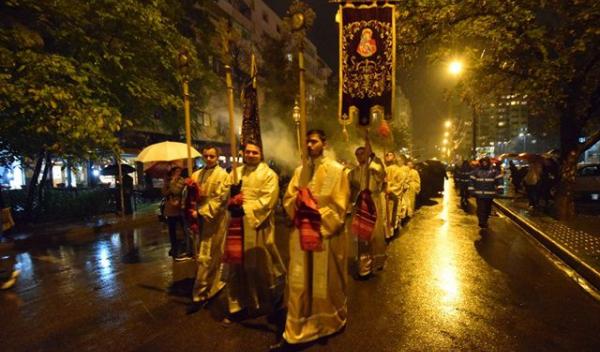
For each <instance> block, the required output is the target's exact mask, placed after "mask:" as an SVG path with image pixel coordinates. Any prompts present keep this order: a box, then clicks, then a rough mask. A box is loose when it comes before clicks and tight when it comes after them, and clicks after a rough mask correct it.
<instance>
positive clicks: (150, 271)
mask: <svg viewBox="0 0 600 352" xmlns="http://www.w3.org/2000/svg"><path fill="white" fill-rule="evenodd" d="M446 193H447V194H446V196H445V197H444V198H437V199H435V202H436V203H435V204H431V205H427V206H424V207H422V208H421V209H420V210H419V212H418V213H417V215H415V217H414V219H413V220H412V221H411V222H410V223H409V225H408V226H407V227H406V228H405V229H404V230H403V231H402V233H401V235H400V237H399V238H397V239H396V240H395V241H393V242H392V243H391V244H390V247H389V249H388V253H389V256H390V257H389V259H388V262H387V266H386V268H385V270H384V271H383V272H380V273H378V274H377V275H376V276H375V277H373V278H372V279H371V280H369V281H366V282H356V281H353V280H351V285H350V292H349V295H350V297H349V322H348V326H347V328H346V330H345V331H344V332H343V333H342V334H340V335H338V336H335V337H333V338H330V339H329V340H328V341H326V342H323V343H320V344H314V345H311V346H307V347H306V349H305V350H308V351H313V350H314V351H373V352H374V351H448V350H452V351H594V350H595V351H599V350H600V334H598V327H599V326H600V303H598V301H595V300H594V299H593V298H592V297H591V296H590V295H589V294H588V293H586V292H585V291H584V290H583V289H581V288H580V287H579V286H578V285H577V284H576V283H575V282H574V281H573V280H572V279H571V278H570V277H569V276H568V275H567V274H566V273H565V272H564V271H562V270H560V269H559V267H558V266H557V265H556V264H554V262H553V260H552V259H551V258H550V257H549V256H548V255H547V254H545V252H544V251H543V250H541V249H540V248H539V247H538V245H537V244H536V243H535V242H534V241H533V240H532V239H530V238H529V237H528V235H526V234H524V233H522V232H521V231H520V230H519V229H518V228H516V227H515V226H514V225H513V224H512V223H510V222H509V221H508V220H507V219H505V218H502V217H494V218H492V220H491V222H490V224H491V229H489V230H488V231H487V232H481V231H479V229H478V228H477V222H476V218H475V217H474V216H473V215H467V214H465V213H464V212H463V211H462V210H461V209H459V208H458V207H457V203H458V199H457V198H456V196H455V195H454V192H453V191H452V190H450V191H449V192H446ZM280 225H282V224H280ZM280 227H282V226H280ZM280 239H281V246H282V248H285V246H286V244H285V236H284V235H283V232H282V233H281V236H280ZM167 251H168V239H167V235H166V230H165V229H161V227H160V226H159V225H156V226H149V227H144V228H139V229H135V230H130V231H123V232H121V233H112V234H111V233H109V234H103V235H100V236H98V235H96V236H89V237H81V236H79V237H76V238H65V239H61V240H60V241H58V242H55V243H52V242H47V243H35V244H31V246H30V248H27V249H25V250H24V251H22V252H21V253H20V254H19V255H18V256H17V260H18V263H19V266H20V269H21V270H22V274H21V278H20V280H19V282H18V283H17V285H16V287H15V288H14V289H12V290H10V291H5V292H0V350H2V351H42V350H43V351H50V350H52V351H82V350H88V351H107V350H108V351H126V350H140V351H175V350H178V351H183V350H195V351H266V350H267V348H268V346H269V345H270V344H271V343H273V342H274V341H275V337H276V333H275V332H276V330H277V327H276V324H273V321H267V319H264V318H260V319H255V320H250V321H247V322H245V323H244V324H243V325H240V324H234V325H232V326H229V327H224V326H223V325H221V323H220V320H221V319H222V313H221V312H222V310H223V308H222V304H221V303H220V301H219V300H218V299H217V300H216V301H214V302H212V303H211V304H210V305H209V306H208V307H206V308H205V309H203V310H200V311H194V310H193V309H192V306H191V302H190V298H189V295H190V290H191V285H192V281H191V278H192V276H193V272H194V265H193V263H192V262H184V263H173V262H172V261H171V260H170V258H168V257H167Z"/></svg>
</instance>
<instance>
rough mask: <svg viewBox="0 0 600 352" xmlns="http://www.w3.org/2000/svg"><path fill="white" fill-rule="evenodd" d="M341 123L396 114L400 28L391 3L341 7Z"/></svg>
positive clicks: (345, 123)
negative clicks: (396, 80)
mask: <svg viewBox="0 0 600 352" xmlns="http://www.w3.org/2000/svg"><path fill="white" fill-rule="evenodd" d="M340 11H341V16H339V22H340V23H339V28H340V107H339V116H338V118H339V119H340V123H342V124H343V125H347V124H349V123H351V122H352V121H358V123H359V125H362V126H368V125H369V124H370V123H371V122H373V121H374V120H379V121H381V120H382V119H385V120H390V119H391V118H392V116H393V115H394V111H393V110H394V108H393V98H394V91H395V66H396V33H395V32H396V26H395V21H394V18H395V14H394V11H395V7H394V5H391V4H382V5H378V4H370V5H354V4H346V5H343V6H341V7H340Z"/></svg>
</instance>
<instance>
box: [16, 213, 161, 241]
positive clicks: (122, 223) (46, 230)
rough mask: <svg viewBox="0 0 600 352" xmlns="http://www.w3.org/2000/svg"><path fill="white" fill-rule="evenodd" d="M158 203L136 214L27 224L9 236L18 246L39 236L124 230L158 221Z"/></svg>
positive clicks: (63, 235) (50, 236) (46, 237)
mask: <svg viewBox="0 0 600 352" xmlns="http://www.w3.org/2000/svg"><path fill="white" fill-rule="evenodd" d="M157 209H158V203H156V204H152V205H149V206H147V207H144V208H143V209H140V210H138V211H136V212H135V213H134V214H131V215H125V216H120V215H117V214H115V213H108V214H102V215H97V216H94V217H92V218H90V219H86V220H74V221H69V222H60V223H41V224H31V225H26V226H24V227H22V228H20V229H18V230H16V231H13V232H12V233H11V234H10V235H9V236H8V237H10V238H12V240H13V243H14V244H15V245H17V246H20V245H23V244H27V243H30V242H31V241H34V240H36V239H39V238H42V237H43V238H45V239H49V238H56V239H59V238H64V237H70V236H79V235H90V234H95V233H100V232H106V231H115V230H122V229H127V228H131V227H137V226H141V225H144V224H148V223H152V222H157V221H158V219H157V217H156V210H157Z"/></svg>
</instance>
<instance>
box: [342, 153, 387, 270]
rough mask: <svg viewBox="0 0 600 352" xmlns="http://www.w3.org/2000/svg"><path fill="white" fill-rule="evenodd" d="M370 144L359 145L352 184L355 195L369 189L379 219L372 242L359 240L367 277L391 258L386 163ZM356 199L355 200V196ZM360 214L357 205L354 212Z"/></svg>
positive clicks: (361, 264) (360, 264)
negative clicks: (388, 233) (386, 198)
mask: <svg viewBox="0 0 600 352" xmlns="http://www.w3.org/2000/svg"><path fill="white" fill-rule="evenodd" d="M369 151H370V147H369V146H368V145H367V148H365V147H359V148H357V149H356V151H355V153H354V154H355V156H356V160H357V161H358V165H357V166H356V167H355V168H354V169H352V171H350V175H349V178H350V187H351V188H352V193H353V194H358V193H359V192H361V191H363V190H369V191H370V194H371V198H372V200H373V203H374V204H375V210H376V215H377V218H376V220H375V224H374V229H373V233H372V235H371V239H370V241H368V242H367V241H362V240H360V239H359V240H358V275H359V277H367V276H368V275H370V274H372V273H373V272H375V271H377V270H381V269H383V266H384V264H385V260H386V258H387V255H386V249H387V243H386V241H385V238H386V231H387V230H388V229H387V226H386V224H387V222H388V219H387V215H388V214H387V213H386V209H387V207H386V200H385V176H386V174H385V166H384V165H383V162H382V161H381V159H379V158H378V157H376V156H375V154H372V153H370V152H369ZM352 200H353V201H356V200H355V199H352ZM352 216H356V208H355V209H354V212H353V215H352Z"/></svg>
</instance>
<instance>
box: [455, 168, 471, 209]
mask: <svg viewBox="0 0 600 352" xmlns="http://www.w3.org/2000/svg"><path fill="white" fill-rule="evenodd" d="M471 171H472V170H471V165H470V164H469V161H467V160H465V161H463V163H462V165H461V166H460V168H457V169H456V171H455V172H454V174H455V179H456V181H455V182H456V186H457V187H458V189H459V191H460V206H461V207H462V208H463V209H467V206H468V205H469V185H470V183H471Z"/></svg>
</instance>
